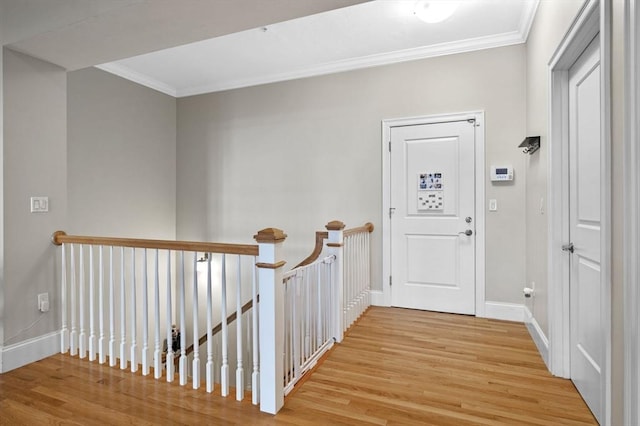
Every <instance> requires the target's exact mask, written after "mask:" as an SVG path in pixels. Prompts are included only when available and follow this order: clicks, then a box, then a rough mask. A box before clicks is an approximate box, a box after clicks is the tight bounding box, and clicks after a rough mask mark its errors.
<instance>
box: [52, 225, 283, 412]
mask: <svg viewBox="0 0 640 426" xmlns="http://www.w3.org/2000/svg"><path fill="white" fill-rule="evenodd" d="M53 240H54V242H55V243H56V244H58V245H61V246H62V248H61V251H62V254H61V261H62V268H61V271H62V273H61V280H62V282H61V292H62V294H61V299H62V304H61V308H62V330H61V350H62V352H63V353H65V352H68V351H69V352H70V353H71V355H74V356H76V355H79V356H80V357H81V358H86V352H87V349H88V352H89V361H94V360H95V359H96V358H97V359H98V362H100V363H104V362H106V358H107V357H108V358H109V365H110V366H112V367H114V366H116V365H118V364H119V365H118V367H119V368H120V369H126V368H127V367H130V369H131V371H132V372H136V371H137V370H138V368H139V364H141V366H142V374H143V375H145V376H146V375H149V374H150V373H151V366H153V370H154V371H153V376H154V377H155V378H156V379H160V378H163V377H164V378H165V379H166V381H168V382H171V381H173V380H174V379H175V374H176V373H177V374H178V376H179V383H180V385H181V386H186V385H187V383H188V382H189V378H190V381H191V387H192V388H193V389H198V388H199V387H200V380H201V378H200V374H201V371H202V368H201V366H200V363H201V362H202V359H201V357H200V346H201V345H202V344H203V343H206V346H207V348H208V351H207V355H206V357H207V358H206V361H207V365H206V369H205V370H204V371H205V372H206V373H207V374H206V378H205V379H206V389H207V391H208V392H213V391H214V389H215V387H216V384H215V379H216V377H215V374H214V372H213V365H214V362H217V363H221V368H220V372H221V376H220V377H218V381H220V378H221V379H222V380H221V381H222V383H221V386H220V393H221V395H222V396H226V395H228V394H229V387H230V386H233V385H236V387H237V388H238V389H237V390H236V399H238V400H241V399H243V398H244V393H245V385H244V383H245V382H247V385H248V386H250V389H252V390H253V391H254V392H253V394H254V395H253V397H252V401H253V403H254V404H259V403H260V400H259V398H258V396H259V395H260V392H259V391H258V389H259V387H260V383H259V380H260V360H259V357H260V354H259V352H258V348H257V347H255V348H253V347H252V346H253V342H257V341H258V340H259V336H258V333H259V326H258V324H257V322H256V321H257V315H251V313H250V312H248V313H246V314H245V315H247V318H248V319H249V320H248V322H246V323H245V322H244V321H243V315H238V316H237V317H238V318H237V320H236V328H235V329H234V331H235V333H229V332H228V329H227V325H228V324H227V322H229V323H231V322H232V321H233V320H229V319H228V317H227V296H228V297H229V298H230V299H235V300H233V302H232V303H233V305H230V306H234V305H235V307H236V309H238V308H240V309H242V312H243V313H244V312H245V311H247V310H251V309H252V307H253V306H255V307H256V309H257V306H258V292H257V288H258V284H257V282H256V281H255V280H257V278H258V276H257V274H256V273H255V269H256V263H257V256H258V254H259V251H258V245H237V244H217V243H196V242H172V241H161V240H136V239H123V238H102V237H82V236H68V235H66V234H64V233H63V232H60V231H59V232H57V233H55V234H54V237H53ZM270 245H271V246H272V245H273V243H266V244H265V250H267V249H268V246H270ZM105 247H108V249H109V250H108V254H107V256H108V259H105V258H104V257H105V256H104V255H103V252H104V248H105ZM96 250H97V251H98V253H99V261H98V262H97V264H96V262H94V252H95V251H96ZM185 251H186V252H189V253H191V255H190V256H189V255H185ZM87 253H88V261H87V259H86V258H87V256H86V254H87ZM199 255H202V258H203V259H205V260H206V263H205V264H206V270H205V271H204V273H202V272H200V273H199V272H198V269H199V266H198V265H199V264H200V263H199V262H198V258H199ZM212 261H213V262H214V263H216V265H215V266H214V267H213V268H212ZM228 262H231V263H230V265H231V264H233V265H234V273H227V272H228V270H227V263H228ZM105 266H106V267H105ZM190 268H193V270H192V272H193V273H192V274H188V276H189V277H190V282H189V281H187V280H186V276H187V270H188V269H190ZM149 269H151V270H150V271H149ZM249 270H251V271H250V272H251V273H245V271H249ZM248 279H253V280H254V282H253V283H252V284H251V285H243V281H245V280H248ZM105 280H108V281H106V283H107V285H106V286H105ZM96 282H97V283H98V285H97V288H96V286H95V283H96ZM271 287H274V286H273V284H272V285H271ZM231 288H233V289H234V290H235V291H234V292H229V294H227V290H228V289H231ZM149 291H151V292H153V297H152V300H149V298H148V293H149ZM188 291H189V292H191V295H190V296H191V300H192V301H193V305H191V306H188V305H187V303H186V300H187V292H188ZM204 292H206V297H203V296H204V294H203V293H204ZM245 293H246V294H245ZM247 298H248V299H250V300H251V301H252V302H251V303H248V304H245V306H243V302H245V301H246V299H247ZM139 303H140V305H139ZM200 303H204V304H206V313H205V309H201V307H200V306H199V304H200ZM247 305H249V306H248V307H247ZM188 310H190V311H191V312H189V313H191V314H193V322H192V323H191V324H187V321H186V317H187V311H188ZM216 312H219V315H220V317H221V318H222V330H223V332H222V334H223V337H222V339H221V340H222V343H221V345H217V347H219V346H222V347H223V348H224V350H223V351H222V353H221V354H218V352H214V340H215V339H216V336H214V334H216V333H213V332H212V328H214V327H213V318H214V315H215V316H217V315H218V314H216ZM232 315H233V316H234V319H235V316H236V312H233V313H232ZM205 317H206V318H205ZM253 318H255V320H253ZM105 319H106V320H107V321H108V330H107V331H106V332H108V335H109V336H108V342H109V343H108V345H106V341H105V339H107V337H105ZM204 323H206V327H207V329H208V330H207V335H206V336H207V337H206V342H202V343H201V342H200V339H201V338H200V336H199V330H202V327H203V324H204ZM87 324H88V335H87V329H86V325H87ZM96 324H98V330H97V331H96ZM173 324H179V326H178V328H179V331H180V338H179V339H177V338H176V334H177V330H173V329H174V327H175V326H173ZM149 327H151V330H152V332H151V333H149ZM189 329H191V330H189ZM98 334H99V335H98ZM150 334H151V335H150ZM164 336H166V339H165V338H164ZM188 336H193V341H192V343H193V344H192V350H193V356H192V358H193V359H192V362H191V363H188V354H187V352H186V346H187V338H188ZM140 337H141V338H140ZM87 339H88V343H89V345H88V348H87ZM150 339H153V341H152V342H150ZM217 339H220V337H219V336H218V337H217ZM232 339H235V341H233V340H232ZM174 340H177V341H178V342H179V344H177V346H178V347H174ZM150 344H151V345H152V346H153V353H151V354H150V352H149V346H150ZM106 346H108V347H106ZM231 348H233V350H237V353H234V352H232V349H231ZM231 354H233V355H232V356H233V358H231V356H230V355H231ZM214 356H215V357H216V358H219V359H217V360H214ZM150 358H151V359H150ZM174 360H175V362H174ZM234 363H235V365H233V364H234ZM219 365H220V364H219ZM245 365H252V366H253V369H252V370H250V371H247V372H245V368H244V366H245ZM174 366H175V367H177V371H175V370H174V368H175V367H174ZM230 368H234V369H235V371H236V374H235V375H234V377H233V378H230V377H229V374H228V370H229V369H230ZM225 372H226V373H225ZM245 374H248V375H249V377H248V379H247V380H245V378H244V375H245Z"/></svg>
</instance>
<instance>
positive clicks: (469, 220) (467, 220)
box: [464, 216, 472, 223]
mask: <svg viewBox="0 0 640 426" xmlns="http://www.w3.org/2000/svg"><path fill="white" fill-rule="evenodd" d="M471 220H472V219H471V216H467V217H466V218H465V219H464V221H465V222H467V223H471Z"/></svg>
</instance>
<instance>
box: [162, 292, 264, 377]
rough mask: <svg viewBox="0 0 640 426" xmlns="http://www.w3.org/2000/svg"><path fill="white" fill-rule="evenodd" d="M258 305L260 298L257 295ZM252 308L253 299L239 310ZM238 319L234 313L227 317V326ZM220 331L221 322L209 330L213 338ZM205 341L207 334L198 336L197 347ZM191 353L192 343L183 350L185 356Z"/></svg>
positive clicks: (164, 358) (177, 359)
mask: <svg viewBox="0 0 640 426" xmlns="http://www.w3.org/2000/svg"><path fill="white" fill-rule="evenodd" d="M258 303H260V296H259V295H258ZM251 308H253V299H251V300H249V301H248V302H247V303H245V304H244V305H243V306H242V309H241V312H242V313H241V314H240V315H242V314H244V313H245V312H247V311H248V310H249V309H251ZM237 317H238V313H237V312H234V313H232V314H231V315H229V316H228V317H227V324H231V323H232V322H234V321H235V320H236V318H237ZM221 331H222V322H220V323H218V325H216V326H215V327H213V329H212V330H211V335H212V336H215V335H216V334H218V333H220V332H221ZM206 341H207V334H206V333H205V334H203V335H202V336H200V339H198V346H202V345H204V344H205V342H206ZM177 353H178V354H180V352H177ZM192 353H193V343H192V344H191V345H189V346H187V349H186V350H185V355H187V356H189V355H191V354H192ZM166 357H167V354H166V352H165V353H163V354H162V362H166V359H167V358H166ZM179 361H180V358H179V357H176V358H174V360H173V362H174V364H176V365H177V364H178V362H179Z"/></svg>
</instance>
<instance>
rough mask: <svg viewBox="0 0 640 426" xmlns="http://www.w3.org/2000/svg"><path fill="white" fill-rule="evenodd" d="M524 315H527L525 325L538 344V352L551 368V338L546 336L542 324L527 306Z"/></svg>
mask: <svg viewBox="0 0 640 426" xmlns="http://www.w3.org/2000/svg"><path fill="white" fill-rule="evenodd" d="M524 317H525V325H526V326H527V330H529V335H531V338H532V339H533V342H534V343H535V344H536V347H537V348H538V352H540V356H541V357H542V360H543V361H544V363H545V365H546V366H547V368H549V340H548V339H547V336H545V334H544V332H543V331H542V328H541V327H540V324H538V321H536V319H535V318H534V317H533V315H532V314H531V311H529V308H527V307H526V306H525V307H524Z"/></svg>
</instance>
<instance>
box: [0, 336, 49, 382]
mask: <svg viewBox="0 0 640 426" xmlns="http://www.w3.org/2000/svg"><path fill="white" fill-rule="evenodd" d="M59 352H60V332H58V331H54V332H52V333H49V334H45V335H43V336H39V337H34V338H33V339H29V340H25V341H24V342H20V343H16V344H15V345H9V346H5V347H4V348H2V358H3V364H2V368H3V369H2V370H0V373H6V372H7V371H11V370H13V369H16V368H19V367H22V366H24V365H27V364H30V363H32V362H36V361H39V360H41V359H44V358H47V357H50V356H52V355H55V354H57V353H59Z"/></svg>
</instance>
